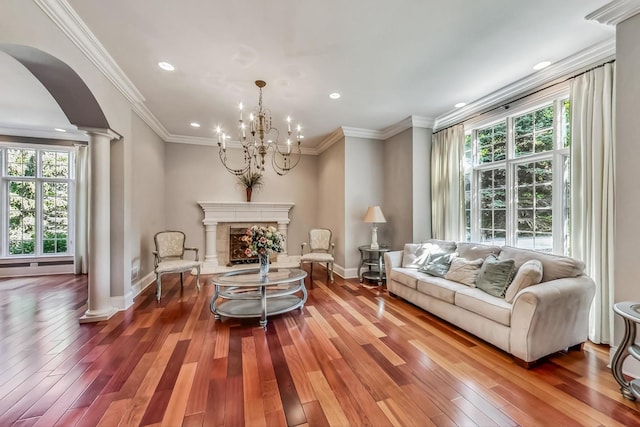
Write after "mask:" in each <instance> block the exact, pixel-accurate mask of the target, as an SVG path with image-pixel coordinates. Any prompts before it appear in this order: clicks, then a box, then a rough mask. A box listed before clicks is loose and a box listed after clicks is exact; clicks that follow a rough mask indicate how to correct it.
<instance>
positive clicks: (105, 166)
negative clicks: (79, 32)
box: [0, 44, 118, 321]
mask: <svg viewBox="0 0 640 427" xmlns="http://www.w3.org/2000/svg"><path fill="white" fill-rule="evenodd" d="M0 51H1V52H4V53H6V54H7V55H9V56H10V57H12V58H13V59H15V60H16V61H17V62H19V63H20V64H22V66H24V68H26V70H28V71H29V73H31V75H32V76H33V77H35V79H37V80H38V81H39V82H40V83H41V85H42V86H43V87H44V88H45V89H46V91H47V92H48V93H49V94H50V95H51V97H52V98H53V100H54V101H55V103H56V104H57V105H58V106H59V108H60V110H62V113H63V114H64V116H65V117H66V119H67V120H68V124H69V125H70V127H72V128H74V129H77V130H79V131H82V133H84V134H85V135H86V137H85V140H88V150H87V149H86V148H82V147H80V148H78V149H77V150H76V151H75V153H74V155H75V156H76V159H75V162H73V164H71V162H70V161H69V157H67V158H66V161H67V163H66V166H65V167H67V168H69V169H70V168H73V169H74V173H72V174H69V175H75V178H76V180H75V181H74V185H73V192H74V194H73V195H68V198H69V199H73V201H74V202H73V205H74V206H75V210H74V212H75V215H74V216H75V230H74V232H75V233H74V234H75V243H76V247H75V251H74V264H75V270H76V273H78V272H87V271H88V273H89V298H88V310H87V312H86V314H85V316H83V318H81V321H99V320H104V319H108V318H109V317H111V316H112V315H113V314H114V313H115V312H116V309H115V308H114V307H112V306H111V304H110V301H109V297H110V268H111V260H110V256H109V254H110V238H109V231H110V216H109V205H110V199H109V193H110V190H109V185H110V183H109V181H110V150H109V144H110V141H111V140H113V139H116V137H117V136H118V135H117V134H116V133H114V132H112V131H111V130H110V126H109V123H108V121H107V119H106V117H105V115H104V113H103V111H102V108H101V107H100V105H99V104H98V101H97V100H96V98H95V97H94V96H93V94H92V92H91V90H90V89H89V88H88V86H87V85H86V84H85V82H84V81H83V80H82V78H80V76H79V75H78V74H77V73H76V72H75V71H74V70H73V69H72V68H71V67H70V66H68V65H67V64H66V63H64V62H63V61H61V60H59V59H58V58H56V57H54V56H52V55H50V54H48V53H46V52H44V51H42V50H39V49H36V48H33V47H29V46H24V45H15V44H0ZM7 101H8V100H6V99H5V100H4V102H7ZM9 102H10V100H9ZM14 102H15V103H16V105H18V101H14ZM26 114H29V112H28V111H27V112H26ZM27 122H30V123H31V124H32V125H33V128H34V129H37V128H38V119H37V118H33V119H30V120H27ZM9 125H10V124H9ZM27 127H28V126H27ZM22 131H23V134H22V135H23V137H24V136H27V137H28V136H29V129H22ZM21 142H22V143H23V144H24V145H25V146H27V147H28V145H29V144H28V143H29V142H32V141H29V140H28V138H27V139H24V138H23V140H22V141H21ZM12 150H13V151H11V156H13V157H12V158H11V159H9V160H10V161H8V162H5V163H6V164H9V163H11V162H13V163H11V165H12V166H15V167H14V169H13V170H11V171H9V169H8V168H7V171H4V173H5V174H9V175H11V174H12V173H13V174H15V175H16V179H15V180H14V181H12V182H11V183H14V182H15V183H16V184H22V183H29V185H31V182H33V188H34V191H33V192H32V193H28V192H25V194H33V197H32V200H31V199H30V200H28V202H29V203H31V202H32V201H33V206H34V209H35V212H36V214H35V215H33V217H34V218H35V219H36V221H40V222H42V218H43V214H42V212H44V211H45V210H46V208H45V207H39V206H47V204H46V200H45V201H44V202H43V199H46V197H48V196H47V195H46V192H45V190H44V188H45V187H44V186H43V185H42V182H45V185H46V182H47V181H46V180H47V179H48V178H49V177H48V176H46V174H45V173H44V169H45V168H47V167H48V166H47V165H46V164H45V161H44V160H43V158H45V157H46V150H40V149H38V150H36V149H31V148H30V147H28V148H26V149H20V148H17V149H12ZM87 151H88V153H87ZM23 152H24V153H25V155H24V156H23ZM43 153H44V154H43ZM20 156H23V157H22V158H21V157H20ZM7 157H9V156H8V155H7ZM63 157H64V156H63ZM24 158H26V159H28V160H24ZM32 159H33V160H32ZM25 163H29V164H30V163H33V164H35V165H36V167H32V168H31V169H32V170H34V171H35V172H29V173H27V174H26V175H25V172H23V171H24V169H25V168H24V167H22V165H23V164H25ZM43 165H44V166H43ZM21 167H22V169H21ZM61 170H64V168H62V169H61ZM61 173H62V174H63V175H64V173H63V172H61ZM31 175H33V179H30V178H32V176H31ZM52 183H53V184H52V185H57V184H59V183H58V182H57V181H52ZM38 186H39V187H38ZM18 187H19V185H16V187H15V188H18ZM43 194H44V196H43ZM12 197H14V198H18V199H20V198H21V197H22V198H25V197H23V195H21V194H17V192H13V190H12V189H11V190H10V187H7V200H8V202H7V203H6V206H7V212H9V210H10V208H9V206H10V205H11V202H12V200H11V198H12ZM18 202H20V200H18ZM55 203H56V202H55V201H54V204H55ZM18 204H19V203H18ZM22 204H23V205H24V203H22ZM49 204H51V202H49ZM29 206H30V205H29ZM89 213H91V217H89ZM6 217H7V218H10V217H11V215H10V213H7V214H6ZM11 219H12V218H11ZM3 222H4V224H9V227H7V228H8V231H7V232H5V234H4V235H5V236H9V235H10V232H11V230H10V225H11V220H8V221H3ZM46 225H47V224H45V222H43V224H42V225H41V227H40V231H39V232H38V233H37V234H36V235H35V236H36V237H35V238H34V239H32V243H37V245H38V248H39V250H40V251H41V252H46V251H47V249H46V248H47V245H49V246H50V242H49V240H50V239H49V236H48V235H47V234H46V233H44V232H43V231H42V230H44V229H45V226H46ZM3 226H6V225H3ZM54 234H56V235H57V233H54ZM54 240H55V239H54ZM27 242H28V240H27ZM22 243H23V244H24V241H22ZM54 243H55V242H54ZM9 246H10V245H9ZM18 253H19V252H18Z"/></svg>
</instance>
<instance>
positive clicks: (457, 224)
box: [431, 125, 465, 241]
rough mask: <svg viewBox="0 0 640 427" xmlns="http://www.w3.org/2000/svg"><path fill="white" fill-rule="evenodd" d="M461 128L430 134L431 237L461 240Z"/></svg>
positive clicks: (462, 188) (462, 127)
mask: <svg viewBox="0 0 640 427" xmlns="http://www.w3.org/2000/svg"><path fill="white" fill-rule="evenodd" d="M463 160H464V125H457V126H452V127H450V128H447V129H444V130H442V131H440V132H438V133H436V134H434V135H433V139H432V142H431V234H432V236H433V237H434V238H436V239H443V240H456V241H458V240H462V239H463V237H464V231H465V218H464V165H463Z"/></svg>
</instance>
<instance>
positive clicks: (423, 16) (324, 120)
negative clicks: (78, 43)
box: [0, 0, 615, 148]
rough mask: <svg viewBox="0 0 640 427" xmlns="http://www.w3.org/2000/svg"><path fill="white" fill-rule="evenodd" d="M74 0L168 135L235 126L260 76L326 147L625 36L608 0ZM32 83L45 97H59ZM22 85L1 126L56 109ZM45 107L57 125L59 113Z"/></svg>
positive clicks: (209, 134) (0, 63)
mask: <svg viewBox="0 0 640 427" xmlns="http://www.w3.org/2000/svg"><path fill="white" fill-rule="evenodd" d="M67 1H68V3H69V5H70V6H71V7H72V8H73V10H74V11H75V12H76V13H77V14H78V16H79V17H80V19H81V21H82V22H84V24H86V26H87V27H88V28H89V29H90V31H91V33H93V35H94V36H95V37H97V39H98V40H99V41H100V43H101V44H102V45H103V46H104V48H105V49H106V51H107V52H108V54H109V55H110V56H111V57H112V58H113V60H115V62H116V63H117V65H118V66H119V67H120V68H121V70H122V71H123V72H124V75H126V77H127V78H128V79H129V80H130V81H131V82H132V83H133V85H134V86H135V88H136V89H137V90H138V91H139V93H140V94H141V96H142V97H143V99H144V101H143V105H144V108H145V110H146V111H148V113H149V114H150V115H151V116H152V117H154V118H155V120H157V122H159V126H160V127H161V130H162V132H161V134H164V135H161V136H163V137H165V139H168V140H176V141H180V140H181V139H183V138H186V139H188V138H193V139H194V140H198V139H199V138H203V140H205V141H206V140H209V139H211V141H213V139H214V138H215V131H214V129H215V127H216V126H217V125H220V126H222V127H223V129H225V130H226V131H227V132H231V133H232V134H234V135H235V134H236V131H235V128H236V126H237V120H238V104H239V102H241V101H242V102H243V103H244V105H245V108H246V109H247V110H248V109H249V108H250V107H253V106H255V105H256V104H257V97H258V91H257V88H256V86H255V85H254V81H255V80H258V79H261V80H265V81H266V82H267V86H266V87H265V89H264V104H265V106H266V107H268V108H270V109H271V111H272V114H273V121H274V126H277V127H280V128H281V130H282V128H284V127H286V123H285V118H286V116H287V115H290V116H291V117H292V121H293V122H294V123H300V124H301V125H302V128H303V133H304V135H305V139H304V142H303V145H304V146H306V147H308V148H314V147H317V146H319V145H320V144H321V143H322V142H323V141H325V140H326V139H327V138H328V136H329V135H330V134H331V133H332V132H334V131H335V130H336V129H337V128H338V127H340V126H344V127H349V128H357V129H366V130H372V131H382V130H384V129H386V128H388V127H390V126H393V125H395V124H397V123H398V122H401V121H402V120H403V119H405V118H407V117H408V116H417V117H420V118H423V119H424V120H426V121H429V120H436V119H438V118H440V117H443V116H446V115H448V114H451V113H452V111H453V110H454V107H453V106H454V104H456V103H458V102H466V103H469V104H471V105H473V102H474V101H477V100H479V99H480V98H483V97H485V96H486V95H488V94H490V93H493V92H495V91H497V90H499V89H500V88H503V87H505V86H508V85H510V84H513V83H514V82H516V81H519V80H522V79H526V78H527V77H528V76H530V75H532V74H533V73H535V71H534V70H533V69H532V66H533V65H534V64H536V63H538V62H540V61H543V60H549V61H551V62H552V64H556V63H559V62H561V61H562V60H564V59H565V58H568V57H570V56H572V55H574V54H575V53H577V52H579V51H581V50H583V49H586V48H589V47H591V46H594V45H597V44H599V43H603V42H605V41H611V40H613V39H614V37H615V34H614V31H615V30H614V28H613V27H609V26H605V25H602V24H599V23H598V22H596V21H592V20H586V19H585V16H586V15H588V14H589V13H591V12H593V11H594V10H596V9H598V8H600V7H602V6H603V5H605V4H606V3H608V1H607V0H563V1H561V2H560V1H557V0H538V1H535V2H532V1H527V0H482V1H478V0H448V1H437V2H436V1H431V0H395V1H388V0H349V1H345V0H324V1H317V2H307V1H294V0H270V1H268V2H267V1H259V0H242V1H228V0H225V1H223V0H189V1H181V2H178V1H158V0H136V1H131V0H110V1H103V0H67ZM159 61H167V62H170V63H171V64H173V65H174V66H175V67H176V70H175V71H173V72H167V71H164V70H161V69H160V68H159V67H158V66H157V63H158V62H159ZM9 62H11V60H10V58H8V57H7V56H6V55H4V54H0V81H3V82H4V83H2V84H1V85H0V90H2V91H4V90H5V89H6V90H10V91H11V93H16V92H17V93H24V92H20V90H22V89H21V87H22V86H25V85H27V83H28V79H29V77H26V78H24V79H23V78H19V77H15V76H14V77H10V76H9V75H13V74H15V73H16V72H18V71H17V70H16V68H19V66H18V65H17V64H13V65H12V66H9V65H7V64H8V63H9ZM553 67H554V65H552V66H551V67H549V69H551V70H552V69H553ZM549 69H547V70H549ZM547 72H548V71H547ZM25 79H26V80H25ZM8 84H10V85H11V86H7V85H8ZM25 90H29V91H31V92H33V93H32V95H33V96H31V95H30V97H29V98H28V99H29V100H32V101H33V103H34V104H35V103H36V101H37V103H44V102H45V101H46V99H47V94H46V93H41V91H38V90H37V89H33V88H31V89H25ZM331 92H339V93H341V95H342V97H341V98H340V99H338V100H332V99H330V98H329V94H330V93H331ZM4 93H9V92H6V91H5V92H4ZM17 98H21V101H19V104H20V105H18V107H16V105H15V102H14V101H12V103H13V104H14V105H12V106H9V107H8V106H7V105H8V104H10V102H9V101H8V99H9V98H8V97H5V98H4V99H3V100H2V101H0V127H8V126H10V125H11V123H7V121H8V120H9V119H12V120H13V119H17V120H18V121H20V120H22V122H23V123H20V126H27V127H28V126H32V125H34V124H33V123H32V122H31V120H27V119H24V117H25V115H21V114H20V108H26V109H29V108H31V109H38V108H39V109H40V110H43V109H44V107H39V106H38V105H40V104H38V105H23V104H25V102H31V101H25V97H24V96H22V97H17ZM49 98H50V97H49ZM463 108H469V106H467V107H463ZM39 113H40V114H39V115H38V117H42V118H45V119H46V120H47V125H49V124H51V122H52V121H53V122H55V121H56V120H60V117H59V115H60V112H57V113H56V112H54V111H47V112H45V111H40V112H39ZM45 113H46V114H45ZM21 117H22V119H20V118H21ZM194 121H195V122H198V123H200V125H201V126H200V128H194V127H192V126H190V123H191V122H194ZM156 131H158V129H156ZM167 136H169V138H167Z"/></svg>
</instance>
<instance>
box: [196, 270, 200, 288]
mask: <svg viewBox="0 0 640 427" xmlns="http://www.w3.org/2000/svg"><path fill="white" fill-rule="evenodd" d="M196 288H198V292H200V266H199V265H198V267H196Z"/></svg>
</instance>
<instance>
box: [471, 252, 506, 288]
mask: <svg viewBox="0 0 640 427" xmlns="http://www.w3.org/2000/svg"><path fill="white" fill-rule="evenodd" d="M514 264H515V261H514V260H512V259H505V260H502V261H499V260H498V258H497V257H496V256H495V255H489V256H488V257H487V259H485V260H484V263H483V264H482V267H480V273H478V278H477V279H476V287H477V288H479V289H482V290H483V291H485V292H486V293H488V294H489V295H493V296H494V297H498V298H504V294H505V292H506V290H507V286H509V283H511V280H512V279H513V273H514V271H515V267H514Z"/></svg>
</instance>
